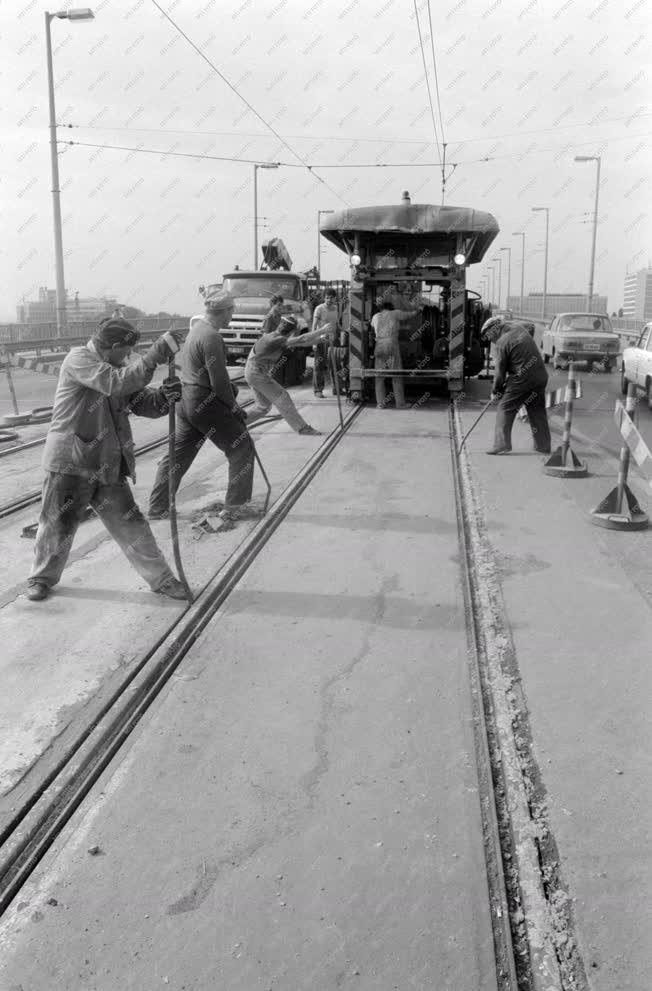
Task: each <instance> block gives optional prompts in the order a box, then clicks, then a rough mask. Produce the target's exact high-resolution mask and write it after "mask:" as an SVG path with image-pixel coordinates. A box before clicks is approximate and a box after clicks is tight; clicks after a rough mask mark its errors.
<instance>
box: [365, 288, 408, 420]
mask: <svg viewBox="0 0 652 991" xmlns="http://www.w3.org/2000/svg"><path fill="white" fill-rule="evenodd" d="M418 309H419V306H418V304H416V303H415V304H413V305H412V306H411V308H410V309H409V310H396V309H394V304H393V302H392V301H391V300H390V299H385V300H383V303H382V308H381V310H380V312H379V313H376V314H374V316H373V317H372V318H371V326H372V328H373V331H374V335H375V339H376V344H375V349H374V368H375V369H376V370H377V371H382V370H384V369H387V370H388V372H389V369H392V368H395V369H399V368H402V367H403V362H402V360H401V345H400V341H399V329H400V326H401V320H404V319H408V318H409V317H413V316H414V314H415V313H416V312H417V310H418ZM389 374H391V373H389ZM391 378H392V390H393V393H394V402H395V403H396V409H405V407H406V402H405V390H404V388H403V379H402V378H400V377H399V376H398V375H393V376H391ZM375 385H376V406H377V408H378V409H384V408H385V407H386V406H387V393H386V391H385V379H384V377H383V376H380V375H379V376H377V377H376V379H375Z"/></svg>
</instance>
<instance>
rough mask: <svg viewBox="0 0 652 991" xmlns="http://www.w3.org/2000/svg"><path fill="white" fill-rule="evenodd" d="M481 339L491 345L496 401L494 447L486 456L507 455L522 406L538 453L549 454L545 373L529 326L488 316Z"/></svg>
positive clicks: (494, 396) (493, 393) (546, 374)
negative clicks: (492, 344)
mask: <svg viewBox="0 0 652 991" xmlns="http://www.w3.org/2000/svg"><path fill="white" fill-rule="evenodd" d="M481 334H482V336H483V337H484V338H485V340H489V341H492V342H493V343H494V362H495V373H494V383H493V392H492V398H496V399H497V398H500V402H499V404H498V409H497V412H496V427H495V436H494V446H493V448H492V449H491V451H487V454H509V452H510V451H511V449H512V427H513V425H514V418H515V416H516V414H517V412H518V410H519V409H520V408H521V406H524V407H525V409H526V410H527V415H528V419H529V421H530V429H531V430H532V436H533V438H534V449H535V451H538V453H539V454H550V427H549V426H548V416H547V414H546V385H547V383H548V373H547V371H546V367H545V365H544V363H543V358H542V357H541V352H540V351H539V348H538V347H537V345H536V343H535V342H534V340H533V337H532V334H531V333H530V329H529V326H528V325H527V324H522V323H519V322H517V321H504V320H502V319H501V318H500V317H492V318H491V320H487V322H486V323H485V324H484V325H483V327H482V331H481Z"/></svg>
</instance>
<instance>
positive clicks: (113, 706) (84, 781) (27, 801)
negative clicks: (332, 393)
mask: <svg viewBox="0 0 652 991" xmlns="http://www.w3.org/2000/svg"><path fill="white" fill-rule="evenodd" d="M361 411H362V407H360V406H358V407H355V408H354V409H352V410H351V411H349V412H348V414H347V415H346V417H345V419H344V427H343V428H341V427H340V426H339V424H338V426H337V427H336V428H335V429H334V430H333V431H332V432H331V433H330V434H329V435H328V436H327V437H326V438H325V440H324V442H323V443H322V445H321V446H320V447H319V448H318V450H317V451H316V452H315V453H314V454H313V455H312V456H311V457H310V458H309V459H308V461H307V462H306V463H305V464H304V466H303V467H302V468H301V469H300V471H299V472H298V473H297V474H296V475H295V477H294V478H293V479H292V481H291V482H290V483H289V485H288V486H287V487H286V488H285V490H284V491H283V492H282V494H281V495H280V496H279V498H278V500H277V501H276V502H275V503H274V504H273V505H272V507H271V509H270V510H269V512H268V513H267V515H266V516H265V517H263V519H262V520H261V521H260V522H259V523H258V525H257V526H256V527H255V528H254V529H253V530H252V531H251V532H250V533H249V534H248V536H247V537H245V538H244V540H243V541H242V543H241V544H240V545H239V547H238V548H237V550H236V551H235V552H234V553H233V555H232V556H231V558H229V560H228V561H227V562H226V564H225V565H224V566H223V567H222V568H220V570H218V571H217V572H216V573H215V574H214V575H213V576H212V578H210V579H209V581H208V582H207V584H206V585H205V586H204V588H203V589H202V591H201V593H200V594H199V595H198V597H197V599H196V600H195V602H194V603H193V604H192V605H190V606H188V608H187V609H186V610H185V611H184V612H183V613H182V614H181V616H180V617H179V618H178V619H177V620H176V621H175V622H174V623H173V624H172V625H171V626H170V627H169V628H168V630H167V631H166V633H165V634H164V635H163V636H162V637H161V638H160V639H159V640H158V642H157V643H156V644H154V646H153V647H152V648H151V650H149V651H148V652H147V654H146V655H145V656H144V657H142V658H141V659H140V661H139V662H137V664H136V665H135V666H134V668H133V669H132V670H131V671H130V673H129V674H128V675H127V676H126V677H125V678H124V679H123V680H122V681H121V682H120V684H119V685H118V686H117V688H116V689H115V691H113V693H112V694H111V696H110V697H109V698H108V699H105V700H103V701H102V703H101V704H100V705H99V706H98V707H97V708H96V711H95V712H94V713H93V714H92V715H91V717H90V718H89V719H88V721H87V722H86V725H85V727H84V728H83V730H82V731H81V732H79V733H78V734H77V735H76V736H75V737H74V739H72V740H70V741H68V742H67V744H66V746H65V749H64V752H63V753H62V754H60V755H59V756H58V758H57V759H56V761H55V762H54V763H53V765H52V766H51V767H49V768H48V769H47V771H45V772H44V771H43V769H39V765H38V764H37V765H35V766H34V768H33V772H34V773H30V772H28V773H27V775H26V778H25V782H26V785H25V787H24V788H23V789H22V791H23V793H22V794H21V795H20V797H19V799H18V800H16V797H15V794H14V795H12V796H11V799H12V801H11V807H10V809H9V811H8V813H6V821H5V823H4V825H2V826H1V827H0V914H2V913H4V912H5V910H6V909H7V908H8V906H9V905H10V904H11V902H12V901H13V899H14V898H15V896H16V895H17V894H18V892H19V891H20V889H21V887H22V886H23V885H24V884H25V882H26V881H27V879H28V878H29V876H30V875H31V873H32V872H33V871H34V869H35V868H36V866H37V865H38V864H39V862H40V861H41V859H42V858H43V856H44V855H45V853H46V852H47V850H48V849H49V848H50V846H51V845H52V843H53V842H54V841H55V839H56V838H57V836H58V835H59V834H60V833H61V831H62V830H63V828H64V827H65V825H66V823H67V822H68V821H69V819H70V818H71V816H72V815H73V814H74V812H75V811H76V809H77V808H78V807H79V805H80V804H81V802H82V801H83V799H84V798H85V796H86V795H87V794H88V792H89V791H90V789H91V788H92V786H93V785H94V784H95V782H96V781H97V780H98V778H99V777H100V775H101V774H102V772H103V771H104V770H105V768H106V767H107V766H108V764H109V763H110V761H111V760H112V758H113V757H114V756H115V754H116V753H117V751H118V750H119V749H120V747H121V746H122V744H123V743H124V742H125V741H126V740H127V738H128V737H129V735H130V734H131V733H132V731H133V730H134V728H135V727H136V726H137V724H138V722H139V721H140V719H141V718H142V716H143V715H144V714H145V712H146V711H147V709H148V708H149V706H150V705H151V704H152V702H153V701H154V700H155V699H156V697H157V696H158V694H159V693H160V691H161V690H162V689H163V687H164V686H165V685H166V683H167V682H168V681H169V679H170V677H171V676H172V675H173V673H174V672H175V670H176V669H177V667H178V666H179V664H180V663H181V662H182V660H183V658H184V657H185V655H186V654H187V652H188V651H189V650H190V649H191V647H192V646H193V644H194V643H195V641H196V640H197V638H198V637H199V635H200V634H201V632H202V631H203V630H204V628H205V627H206V625H207V624H208V623H209V622H210V620H211V619H212V618H213V616H214V615H215V613H216V612H217V610H218V609H219V607H220V606H221V605H222V603H223V602H224V601H225V599H226V598H227V597H228V596H229V594H230V593H231V591H232V590H233V589H234V587H235V586H236V584H237V582H238V581H239V580H240V578H241V577H242V575H244V573H245V572H246V571H247V569H248V568H249V567H250V565H251V564H252V563H253V561H255V559H256V557H257V555H258V554H259V552H260V550H261V549H262V548H263V547H264V545H265V544H266V543H267V541H268V540H269V538H270V537H271V536H272V534H273V533H274V532H275V530H276V529H277V528H278V527H279V526H280V524H281V523H282V522H283V520H284V519H285V517H286V516H287V514H288V512H289V511H290V509H291V508H292V506H293V505H294V504H295V502H296V501H297V500H298V499H299V497H300V496H301V494H302V493H303V491H304V490H305V489H306V487H307V486H308V485H309V484H310V482H311V481H312V479H313V478H314V477H315V475H316V474H317V473H318V472H319V470H320V468H321V467H322V465H323V464H324V463H325V462H326V461H327V459H328V458H329V456H330V455H331V453H332V452H333V450H334V449H335V448H336V446H337V444H338V443H339V441H340V440H341V439H342V437H343V436H344V434H345V433H346V431H347V430H348V429H349V428H350V426H351V425H352V423H353V422H354V421H355V419H356V418H357V417H358V415H359V414H360V413H361ZM0 811H1V809H0Z"/></svg>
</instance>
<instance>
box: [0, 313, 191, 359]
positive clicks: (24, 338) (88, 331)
mask: <svg viewBox="0 0 652 991" xmlns="http://www.w3.org/2000/svg"><path fill="white" fill-rule="evenodd" d="M129 322H130V323H132V324H133V325H134V327H136V329H137V330H139V331H140V332H141V334H142V335H143V337H144V338H145V339H146V340H147V339H150V338H153V337H158V336H159V335H160V334H164V333H165V331H166V330H183V329H184V328H186V327H187V326H188V324H189V322H190V317H134V318H133V319H130V321H129ZM97 325H98V321H97V320H87V321H83V322H80V323H72V324H69V325H68V326H67V327H66V328H65V334H63V335H62V336H61V337H58V336H57V325H56V323H37V324H19V323H5V324H0V346H1V347H4V349H5V350H7V351H20V350H23V351H25V350H35V351H61V350H67V349H68V348H71V347H74V346H75V345H76V344H85V343H86V341H87V340H88V339H89V337H91V336H92V335H93V333H94V331H95V330H96V329H97Z"/></svg>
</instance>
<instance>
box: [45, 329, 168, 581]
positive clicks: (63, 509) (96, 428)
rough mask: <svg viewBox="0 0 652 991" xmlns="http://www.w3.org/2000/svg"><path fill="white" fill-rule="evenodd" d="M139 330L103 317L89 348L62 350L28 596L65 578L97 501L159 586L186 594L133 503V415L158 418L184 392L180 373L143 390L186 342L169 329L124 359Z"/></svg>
mask: <svg viewBox="0 0 652 991" xmlns="http://www.w3.org/2000/svg"><path fill="white" fill-rule="evenodd" d="M139 336H140V335H139V333H138V331H137V330H136V329H135V327H133V326H132V325H131V324H130V323H128V322H127V321H126V320H123V319H105V320H103V321H102V322H101V324H100V326H99V328H98V330H97V331H96V332H95V334H94V335H93V337H92V339H91V340H90V341H89V342H88V344H86V345H85V346H84V347H79V348H72V349H71V350H70V352H69V353H68V354H67V355H66V357H65V358H64V360H63V362H62V365H61V370H60V372H59V381H58V383H57V391H56V395H55V397H54V408H53V411H52V420H51V422H50V427H49V430H48V435H47V437H46V440H45V449H44V454H43V467H44V468H45V472H46V474H45V482H44V484H43V502H42V504H41V516H40V519H39V525H38V531H37V534H36V546H35V553H34V564H33V567H32V571H31V574H30V576H29V579H28V592H27V598H28V599H32V600H33V601H39V600H41V599H45V598H47V596H48V595H49V593H50V589H51V588H52V586H53V585H56V584H57V583H58V581H59V580H60V578H61V575H62V573H63V569H64V568H65V566H66V561H67V560H68V555H69V554H70V548H71V547H72V542H73V540H74V539H75V534H76V532H77V528H78V526H79V524H80V522H81V521H82V519H83V517H84V514H85V513H86V509H87V507H88V506H89V505H90V506H92V508H93V509H94V510H95V512H96V513H97V515H98V516H99V517H100V519H101V520H102V522H103V523H104V525H105V527H106V528H107V530H108V531H109V533H110V534H111V536H112V537H113V538H114V540H116V541H117V543H118V544H119V545H120V547H121V548H122V550H123V551H124V553H125V554H126V556H127V558H128V559H129V561H130V563H131V564H132V565H133V567H134V568H135V569H136V571H137V572H138V573H139V574H140V575H142V577H143V578H144V579H145V581H146V582H147V583H148V585H149V586H150V588H151V589H152V591H153V592H160V593H161V594H163V595H167V596H169V597H170V598H173V599H185V597H186V596H185V592H184V589H183V585H182V584H181V583H180V582H179V581H177V579H176V578H175V577H174V575H173V574H172V572H171V570H170V568H169V567H168V565H167V563H166V561H165V558H164V557H163V554H162V553H161V551H160V550H159V548H158V545H157V543H156V541H155V539H154V535H153V534H152V531H151V530H150V528H149V524H148V523H147V521H146V520H145V519H144V518H143V516H142V514H141V512H140V509H139V508H138V506H137V505H136V503H135V502H134V497H133V493H132V491H131V488H130V487H129V483H128V481H127V477H128V476H131V478H132V479H133V480H134V481H135V480H136V471H135V459H134V442H133V437H132V435H131V427H130V426H129V413H136V414H137V415H140V416H148V417H159V416H165V415H166V414H167V412H168V403H169V402H171V401H176V400H177V399H179V398H180V395H181V393H180V385H179V382H178V380H172V381H171V382H170V383H168V384H167V385H165V386H163V387H161V388H158V389H154V388H150V389H148V388H145V386H146V385H147V383H148V382H149V381H150V380H151V378H152V375H153V374H154V370H155V369H156V366H157V365H161V364H165V363H166V362H167V361H168V359H169V358H170V357H171V356H172V355H174V354H175V352H176V351H178V350H179V341H178V340H177V336H176V335H175V334H174V333H167V334H164V335H163V337H161V338H159V340H158V341H156V343H155V344H153V345H152V347H150V348H149V349H148V350H147V351H146V352H145V354H144V355H142V356H138V357H136V358H134V359H133V360H132V361H131V362H130V363H129V364H126V361H127V358H128V357H129V355H130V353H131V349H132V347H133V346H134V344H135V343H136V341H137V340H138V337H139Z"/></svg>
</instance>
